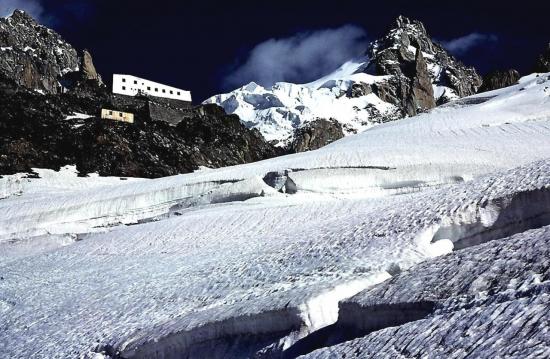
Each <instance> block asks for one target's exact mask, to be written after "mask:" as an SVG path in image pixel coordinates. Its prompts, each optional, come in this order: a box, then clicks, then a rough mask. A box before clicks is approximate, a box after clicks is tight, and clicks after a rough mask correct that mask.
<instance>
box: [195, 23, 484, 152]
mask: <svg viewBox="0 0 550 359" xmlns="http://www.w3.org/2000/svg"><path fill="white" fill-rule="evenodd" d="M366 55H367V56H366V57H365V58H362V59H355V60H351V61H349V62H347V63H345V64H343V65H342V66H341V67H340V68H339V69H337V70H336V71H335V72H333V73H331V74H329V75H327V76H325V77H323V78H321V79H318V80H316V81H313V82H311V83H307V84H293V83H286V82H279V83H276V84H274V85H273V86H271V87H269V88H264V87H262V86H260V85H258V84H256V83H250V84H248V85H245V86H243V87H241V88H239V89H236V90H234V91H232V92H230V93H227V94H221V95H216V96H213V97H211V98H210V99H208V100H206V101H205V103H216V104H219V105H221V106H222V107H223V108H224V109H225V111H226V112H228V113H234V114H237V115H239V117H240V118H241V121H243V123H245V124H246V125H247V126H248V127H250V128H257V129H258V130H260V132H261V133H262V134H263V135H264V137H265V138H266V139H267V140H268V141H273V142H274V143H277V144H278V145H279V146H285V147H291V148H296V147H299V146H297V145H295V144H294V145H293V144H292V142H293V141H296V140H298V141H303V139H302V138H295V133H296V130H297V129H300V128H301V127H303V126H315V122H316V121H317V120H319V119H324V120H329V119H333V120H335V121H336V122H337V123H339V124H340V125H341V127H342V130H343V131H342V133H341V136H344V135H349V134H354V133H358V132H362V131H364V130H365V129H367V128H369V127H372V126H373V125H376V124H380V123H383V122H388V121H392V120H396V119H398V118H402V117H404V116H412V115H415V114H417V113H419V112H424V111H426V110H429V109H431V108H433V107H435V106H436V104H442V103H446V102H448V101H450V100H453V99H456V98H459V97H463V96H468V95H472V94H474V93H475V92H476V90H477V88H478V87H479V86H480V85H481V78H480V77H479V75H478V74H477V73H476V72H475V70H474V69H472V68H467V67H466V66H464V65H463V64H462V63H460V62H459V61H458V60H456V59H455V58H454V57H453V56H451V55H450V54H449V53H447V51H446V50H445V49H444V48H443V47H441V46H440V45H438V44H436V43H434V42H433V41H432V40H431V38H430V36H429V35H428V33H427V32H426V30H425V29H424V26H423V25H422V23H420V22H418V21H411V20H409V19H407V18H405V17H402V16H401V17H399V18H398V19H397V20H396V23H395V26H394V27H393V28H392V29H391V30H390V31H389V32H388V33H387V35H386V36H384V37H383V38H381V39H379V40H377V41H375V42H373V43H372V44H371V46H370V47H369V49H368V51H367V52H366ZM330 140H332V139H330ZM324 144H326V143H322V144H320V145H321V146H322V145H324ZM302 147H304V146H302ZM305 147H307V148H309V149H314V148H310V146H305ZM314 147H320V146H314Z"/></svg>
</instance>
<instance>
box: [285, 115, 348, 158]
mask: <svg viewBox="0 0 550 359" xmlns="http://www.w3.org/2000/svg"><path fill="white" fill-rule="evenodd" d="M342 137H344V131H343V130H342V124H340V123H339V122H338V121H335V120H334V119H330V120H325V119H318V120H316V121H313V122H310V123H308V124H306V125H305V126H303V127H300V128H299V129H297V130H296V133H295V135H294V141H292V144H291V146H290V152H294V153H295V152H305V151H311V150H316V149H318V148H321V147H323V146H325V145H328V144H329V143H331V142H334V141H336V140H339V139H341V138H342Z"/></svg>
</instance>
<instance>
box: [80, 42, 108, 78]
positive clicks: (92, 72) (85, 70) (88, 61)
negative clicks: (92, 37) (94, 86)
mask: <svg viewBox="0 0 550 359" xmlns="http://www.w3.org/2000/svg"><path fill="white" fill-rule="evenodd" d="M80 69H81V70H80V71H81V72H82V77H83V78H84V80H92V81H96V82H97V83H98V84H100V85H102V84H103V81H102V80H101V76H100V75H99V74H98V73H97V71H96V69H95V66H94V61H93V60H92V55H91V54H90V53H89V52H88V50H84V51H82V58H81V63H80Z"/></svg>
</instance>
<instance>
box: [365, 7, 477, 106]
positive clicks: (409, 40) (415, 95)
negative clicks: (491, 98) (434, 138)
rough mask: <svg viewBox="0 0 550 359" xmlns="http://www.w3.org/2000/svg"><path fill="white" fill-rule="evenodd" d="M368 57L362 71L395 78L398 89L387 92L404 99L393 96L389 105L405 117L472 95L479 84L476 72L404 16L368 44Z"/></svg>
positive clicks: (416, 23) (418, 25) (419, 25)
mask: <svg viewBox="0 0 550 359" xmlns="http://www.w3.org/2000/svg"><path fill="white" fill-rule="evenodd" d="M419 52H420V54H418V53H419ZM367 55H368V57H369V58H370V62H369V64H368V65H367V66H366V67H365V68H364V69H363V71H364V72H367V73H370V74H373V75H392V76H394V77H395V79H394V80H393V82H394V84H396V85H397V86H399V87H400V88H398V89H393V91H390V92H393V93H395V94H405V97H401V96H399V95H398V96H394V100H393V101H391V102H392V103H394V104H395V105H398V106H399V107H401V108H402V110H403V111H404V113H405V114H407V115H415V114H416V113H418V112H419V111H423V110H427V109H430V108H432V107H435V104H436V103H437V104H442V103H445V102H448V101H450V100H453V99H456V98H459V97H463V96H469V95H472V94H474V93H476V91H477V89H478V88H479V86H481V83H482V81H481V77H480V76H479V75H478V74H477V72H476V71H475V69H473V68H469V67H466V66H465V65H464V64H462V63H461V62H460V61H458V60H457V59H455V58H454V57H453V56H452V55H451V54H449V53H448V52H447V51H446V50H445V49H444V48H443V47H442V46H441V45H439V44H437V43H435V42H433V41H432V39H431V38H430V36H429V34H428V33H427V31H426V28H425V27H424V25H423V24H422V23H421V22H420V21H417V20H411V19H408V18H406V17H404V16H399V17H398V18H397V19H396V20H395V22H394V27H392V28H391V29H390V30H389V31H388V32H387V34H386V35H385V36H383V37H382V38H380V39H379V40H377V41H375V42H373V43H372V44H371V46H370V47H369V49H368V50H367ZM428 83H429V84H431V87H432V89H431V91H430V89H429V87H430V86H429V85H428ZM385 92H388V91H387V89H386V91H385ZM377 95H379V94H378V93H377ZM411 104H415V105H414V106H411Z"/></svg>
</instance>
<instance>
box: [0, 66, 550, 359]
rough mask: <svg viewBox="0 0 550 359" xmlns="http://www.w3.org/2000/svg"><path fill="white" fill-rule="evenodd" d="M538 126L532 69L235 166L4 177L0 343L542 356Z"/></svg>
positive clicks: (80, 353) (544, 295) (100, 349)
mask: <svg viewBox="0 0 550 359" xmlns="http://www.w3.org/2000/svg"><path fill="white" fill-rule="evenodd" d="M549 138H550V74H534V75H531V76H528V77H525V78H522V79H521V80H520V81H519V84H517V85H515V86H512V87H508V88H505V89H501V90H496V91H492V92H488V93H483V94H479V95H475V96H470V97H466V98H463V99H459V100H456V101H453V102H450V103H448V104H446V105H444V106H440V107H438V108H436V109H433V110H432V111H431V112H429V113H423V114H420V115H417V116H414V117H410V118H406V119H402V120H397V121H393V122H391V123H386V124H382V125H379V126H376V127H373V128H371V129H368V130H366V131H364V132H363V133H361V134H358V135H354V136H348V137H346V138H344V139H341V140H339V141H336V142H334V143H332V144H330V145H328V146H325V147H323V148H322V149H319V150H316V151H310V152H304V153H298V154H293V155H287V156H283V157H278V158H274V159H269V160H264V161H261V162H256V163H251V164H244V165H239V166H233V167H226V168H221V169H212V170H208V169H203V170H200V171H197V172H195V173H192V174H186V175H179V176H174V177H166V178H160V179H152V180H133V181H129V182H128V181H120V179H118V178H102V179H101V180H98V179H97V178H76V176H75V174H73V173H72V171H71V170H70V169H65V170H64V171H63V172H61V173H55V172H53V171H38V173H39V174H40V175H41V176H42V177H43V178H25V177H24V176H22V175H14V176H4V177H3V178H0V194H1V195H2V197H4V198H3V199H1V200H0V213H1V214H2V216H0V314H1V315H0V318H1V319H0V324H1V326H0V327H1V331H0V339H1V340H0V356H2V357H6V358H30V357H32V358H54V357H59V358H65V357H76V358H94V359H98V358H110V359H114V358H181V357H189V358H243V357H286V358H294V357H297V356H299V355H309V356H310V357H313V358H314V357H342V356H343V355H344V354H345V355H350V356H354V357H369V356H376V357H380V358H391V357H396V356H402V357H408V356H411V355H412V356H418V357H451V358H455V357H456V358H462V357H464V356H466V355H468V354H471V355H472V356H475V357H480V358H493V357H506V356H517V357H545V356H548V354H550V341H549V339H548V331H549V330H550V323H549V322H548V320H547V318H548V317H547V316H548V308H550V295H549V293H550V291H549V285H550V282H549V281H550V262H549V261H548V243H549V238H550V236H549V228H550V227H549V225H550V195H549V193H550V191H549V189H550V160H549V159H550V141H549V140H548V139H549ZM488 241H491V242H490V243H487V244H485V243H486V242H488ZM442 255H444V256H443V257H441V256H442ZM380 282H383V283H381V284H379V285H378V286H377V284H378V283H380ZM348 339H353V340H352V341H347V342H343V341H344V340H348ZM373 351H374V354H373Z"/></svg>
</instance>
